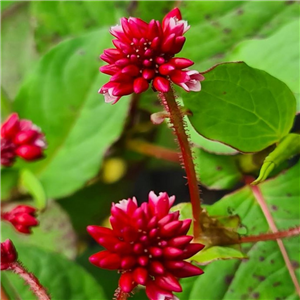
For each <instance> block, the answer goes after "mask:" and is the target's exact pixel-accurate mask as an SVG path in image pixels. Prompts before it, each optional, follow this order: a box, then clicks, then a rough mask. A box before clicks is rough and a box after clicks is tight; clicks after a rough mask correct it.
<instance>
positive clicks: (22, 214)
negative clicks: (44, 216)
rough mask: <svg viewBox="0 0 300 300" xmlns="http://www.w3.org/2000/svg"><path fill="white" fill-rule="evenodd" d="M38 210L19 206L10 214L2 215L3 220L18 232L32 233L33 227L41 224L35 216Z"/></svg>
mask: <svg viewBox="0 0 300 300" xmlns="http://www.w3.org/2000/svg"><path fill="white" fill-rule="evenodd" d="M35 213H36V209H35V208H34V207H31V206H28V205H18V206H17V207H15V208H14V209H12V210H11V211H9V212H4V213H1V219H3V220H6V221H8V222H10V223H11V224H12V225H13V226H14V227H15V228H16V230H18V231H19V232H22V233H26V234H29V233H31V227H33V226H37V225H38V224H39V222H38V220H37V219H36V216H35Z"/></svg>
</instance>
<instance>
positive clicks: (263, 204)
mask: <svg viewBox="0 0 300 300" xmlns="http://www.w3.org/2000/svg"><path fill="white" fill-rule="evenodd" d="M250 188H251V189H252V192H253V194H254V196H255V198H256V200H257V202H258V204H259V205H260V207H261V209H262V211H263V213H264V215H265V217H266V220H267V222H268V224H269V227H270V229H271V231H272V232H273V233H275V234H278V233H279V232H278V229H277V227H276V224H275V222H274V220H273V217H272V215H271V213H270V211H269V209H268V206H267V203H266V202H265V200H264V198H263V195H262V193H261V191H260V189H259V187H258V186H250ZM276 241H277V244H278V247H279V249H280V251H281V254H282V256H283V259H284V261H285V264H286V267H287V269H288V271H289V273H290V277H291V279H292V281H293V283H294V285H295V289H296V292H297V294H298V295H299V296H300V286H299V282H298V280H297V277H296V275H295V272H294V269H293V266H292V263H291V261H290V259H289V256H288V253H287V251H286V249H285V247H284V244H283V242H282V240H280V239H277V240H276Z"/></svg>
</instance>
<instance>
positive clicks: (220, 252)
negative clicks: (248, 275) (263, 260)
mask: <svg viewBox="0 0 300 300" xmlns="http://www.w3.org/2000/svg"><path fill="white" fill-rule="evenodd" d="M235 258H237V259H244V258H247V256H245V255H244V254H243V253H242V252H241V251H240V250H239V249H236V248H235V247H234V246H226V247H224V246H212V247H209V248H207V249H206V248H204V249H203V250H202V251H200V252H199V253H198V254H196V255H194V256H193V257H192V258H191V259H192V260H193V261H196V262H197V263H198V264H200V265H206V264H209V263H211V262H212V261H216V260H224V259H235Z"/></svg>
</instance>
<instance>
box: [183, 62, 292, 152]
mask: <svg viewBox="0 0 300 300" xmlns="http://www.w3.org/2000/svg"><path fill="white" fill-rule="evenodd" d="M204 75H205V80H204V81H203V82H202V90H201V92H200V93H188V94H187V95H186V96H185V97H184V99H183V100H184V105H185V107H186V108H187V109H189V110H190V111H191V112H192V116H189V120H190V121H191V123H192V125H193V126H194V128H195V129H196V130H197V131H198V132H199V133H200V134H201V135H203V136H205V137H206V138H209V139H211V140H217V141H220V142H223V143H225V144H229V145H230V146H232V147H234V148H236V149H238V150H240V151H243V152H257V151H260V150H262V149H264V148H266V147H268V146H270V145H272V144H273V143H276V142H278V141H280V140H281V139H282V138H283V137H284V136H285V135H287V134H288V132H289V130H290V129H291V127H292V125H293V119H294V116H295V113H296V100H295V97H294V95H293V93H292V92H291V91H290V89H289V88H288V87H287V85H286V84H285V83H283V82H281V81H280V80H278V79H276V78H275V77H273V76H271V75H269V74H268V73H266V72H264V71H261V70H258V69H254V68H251V67H249V66H248V65H247V64H245V63H242V62H240V63H225V64H220V65H217V66H215V67H214V68H212V69H211V70H209V71H207V73H205V74H204Z"/></svg>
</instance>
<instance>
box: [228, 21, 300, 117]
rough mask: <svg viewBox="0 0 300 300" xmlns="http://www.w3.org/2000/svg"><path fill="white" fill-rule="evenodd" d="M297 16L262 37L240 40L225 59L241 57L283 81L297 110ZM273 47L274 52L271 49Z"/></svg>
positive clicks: (298, 89)
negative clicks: (268, 35) (294, 98)
mask: <svg viewBox="0 0 300 300" xmlns="http://www.w3.org/2000/svg"><path fill="white" fill-rule="evenodd" d="M298 45H299V18H298V19H296V20H292V21H291V22H289V23H288V24H286V25H285V26H284V27H282V28H281V29H280V30H278V31H277V32H275V33H274V34H273V35H272V36H270V37H269V38H266V39H259V40H258V39H255V40H248V41H244V42H242V43H241V44H239V45H238V46H237V47H236V48H235V49H234V50H233V51H232V52H231V53H230V54H229V55H228V56H227V57H226V60H229V61H235V60H243V61H245V62H247V64H248V65H249V66H252V67H254V68H259V69H261V70H264V71H266V72H268V73H270V74H271V75H273V76H275V77H276V78H278V79H280V80H282V81H283V82H285V83H286V84H287V85H288V87H289V88H290V89H291V91H292V92H293V93H294V94H295V96H296V99H297V100H298V102H297V111H298V112H300V97H299V93H300V87H299V82H300V73H299V65H298V62H299V59H300V58H299V50H298ZM274 49H276V51H274Z"/></svg>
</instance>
